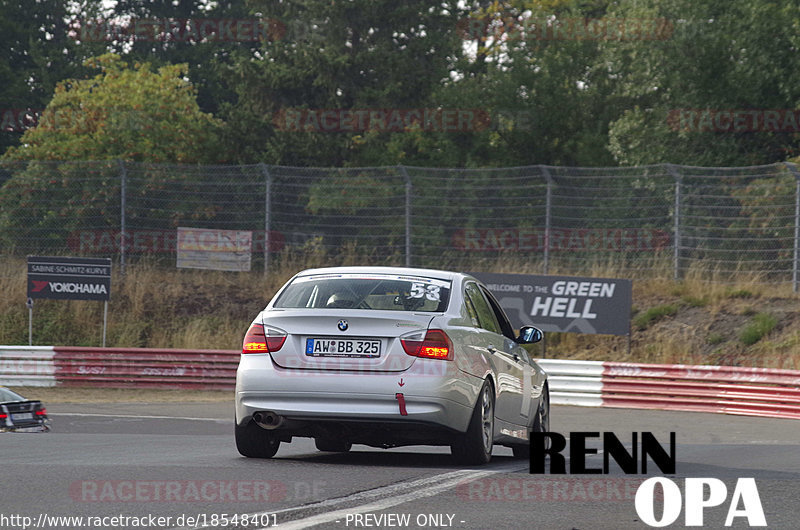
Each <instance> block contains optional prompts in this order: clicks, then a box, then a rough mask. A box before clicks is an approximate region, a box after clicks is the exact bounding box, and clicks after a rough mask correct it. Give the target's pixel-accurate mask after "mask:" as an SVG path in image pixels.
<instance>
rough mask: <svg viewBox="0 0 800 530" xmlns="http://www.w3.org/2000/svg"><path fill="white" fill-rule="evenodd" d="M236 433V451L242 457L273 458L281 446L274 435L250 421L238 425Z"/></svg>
mask: <svg viewBox="0 0 800 530" xmlns="http://www.w3.org/2000/svg"><path fill="white" fill-rule="evenodd" d="M234 432H235V434H236V449H238V450H239V454H240V455H242V456H246V457H248V458H272V457H273V456H275V453H277V452H278V448H279V447H280V445H281V441H280V440H279V439H278V437H277V436H275V434H274V433H272V432H270V431H267V430H266V429H262V428H261V427H259V426H258V425H256V422H254V421H249V422H247V423H246V424H245V425H239V424H238V423H237V424H236V425H235V426H234Z"/></svg>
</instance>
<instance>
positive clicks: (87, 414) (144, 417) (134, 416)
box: [48, 412, 230, 423]
mask: <svg viewBox="0 0 800 530" xmlns="http://www.w3.org/2000/svg"><path fill="white" fill-rule="evenodd" d="M48 416H49V417H50V418H58V417H59V416H85V417H90V418H91V417H96V418H128V419H136V420H187V421H213V422H216V423H228V422H229V421H230V420H223V419H219V418H190V417H187V416H148V415H139V414H95V413H90V412H53V413H51V414H48Z"/></svg>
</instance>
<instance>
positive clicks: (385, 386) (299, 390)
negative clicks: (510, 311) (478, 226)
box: [235, 267, 550, 464]
mask: <svg viewBox="0 0 800 530" xmlns="http://www.w3.org/2000/svg"><path fill="white" fill-rule="evenodd" d="M541 338H542V332H541V331H540V330H539V329H537V328H534V327H525V328H522V330H520V334H519V335H517V334H516V333H515V332H514V330H513V329H512V327H511V324H510V323H509V321H508V318H507V317H506V315H505V313H504V312H503V310H502V309H501V307H500V305H499V304H498V303H497V301H496V300H495V299H494V297H493V296H492V295H491V293H490V292H489V291H488V290H487V289H486V287H484V286H483V285H482V284H481V283H480V282H479V281H478V280H476V279H475V278H473V277H471V276H469V275H466V274H461V273H455V272H444V271H437V270H426V269H408V268H390V267H336V268H324V269H312V270H306V271H303V272H300V273H299V274H297V275H296V276H294V277H293V278H292V279H291V280H289V281H288V282H287V283H286V285H284V286H283V287H282V288H281V289H280V291H278V293H277V294H276V295H275V297H274V298H273V299H272V301H270V303H269V304H268V305H267V307H266V308H265V309H264V310H263V311H261V313H259V315H258V316H257V317H256V318H255V320H254V321H253V323H252V324H251V325H250V329H249V330H248V331H247V334H246V336H245V338H244V343H243V346H242V356H241V361H240V363H239V368H238V371H237V373H236V425H235V433H236V446H237V448H238V450H239V452H240V453H241V454H242V455H244V456H247V457H256V458H271V457H272V456H274V455H275V453H276V452H277V451H278V447H279V446H280V443H281V442H291V441H292V437H294V436H305V437H311V438H314V440H315V442H316V446H317V448H318V449H319V450H320V451H349V450H350V448H351V446H352V444H354V443H357V444H366V445H369V446H373V447H384V448H388V447H396V446H401V445H449V446H450V447H451V451H452V454H453V455H454V456H455V457H456V459H457V460H458V461H459V462H462V463H467V464H483V463H486V462H488V461H489V459H490V458H491V454H492V446H493V445H494V444H499V445H505V446H509V447H511V448H512V449H513V452H514V455H515V456H518V457H527V456H528V454H529V445H528V437H529V431H531V430H534V431H547V430H548V428H549V412H550V402H549V394H548V389H547V375H546V374H545V372H544V371H543V370H542V369H541V367H539V365H537V364H536V362H534V361H533V360H532V359H531V358H530V357H529V356H528V352H527V351H526V350H525V349H524V348H523V347H522V346H521V344H526V343H532V342H537V341H539V340H541Z"/></svg>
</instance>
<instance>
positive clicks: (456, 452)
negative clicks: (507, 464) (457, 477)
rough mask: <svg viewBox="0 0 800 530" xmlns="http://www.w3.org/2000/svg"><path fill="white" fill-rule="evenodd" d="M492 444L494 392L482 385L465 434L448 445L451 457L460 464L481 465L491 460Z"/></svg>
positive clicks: (485, 383)
mask: <svg viewBox="0 0 800 530" xmlns="http://www.w3.org/2000/svg"><path fill="white" fill-rule="evenodd" d="M493 444H494V390H493V389H492V385H491V384H490V383H489V382H488V381H486V382H484V383H483V387H482V388H481V391H480V393H479V394H478V401H477V403H476V404H475V410H474V411H473V412H472V418H471V419H470V422H469V427H468V428H467V432H466V433H465V434H464V435H462V436H461V437H459V439H457V440H456V441H454V442H453V443H452V444H451V445H450V451H451V452H452V454H453V457H455V459H456V460H457V461H458V462H459V463H462V464H468V465H482V464H486V463H488V462H489V460H491V458H492V445H493Z"/></svg>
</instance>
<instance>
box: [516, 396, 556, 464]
mask: <svg viewBox="0 0 800 530" xmlns="http://www.w3.org/2000/svg"><path fill="white" fill-rule="evenodd" d="M531 430H532V431H533V432H548V431H549V430H550V390H549V389H548V388H547V383H545V384H544V389H543V390H542V397H541V399H540V400H539V408H537V409H536V416H534V418H533V427H532V428H531ZM511 451H512V452H513V453H514V458H527V459H529V458H530V457H531V444H530V441H529V443H527V444H525V445H515V446H513V447H512V448H511Z"/></svg>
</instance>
